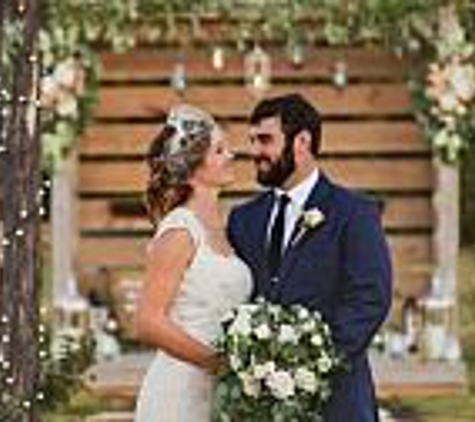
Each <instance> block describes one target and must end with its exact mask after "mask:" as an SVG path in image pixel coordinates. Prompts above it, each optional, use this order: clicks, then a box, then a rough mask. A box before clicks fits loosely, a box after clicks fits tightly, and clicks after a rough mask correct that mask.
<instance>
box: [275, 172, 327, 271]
mask: <svg viewBox="0 0 475 422" xmlns="http://www.w3.org/2000/svg"><path fill="white" fill-rule="evenodd" d="M332 192H333V185H332V183H331V182H330V180H329V179H328V178H327V176H326V175H325V174H324V173H323V172H320V176H319V178H318V181H317V183H316V184H315V186H314V187H313V189H312V191H311V192H310V195H309V197H308V199H307V200H306V201H305V205H304V212H305V211H309V210H311V209H314V208H318V209H319V210H321V211H322V212H323V213H324V214H327V212H326V210H327V209H328V204H329V202H330V199H331V196H332V195H331V194H332ZM301 222H302V221H301V219H299V221H298V222H297V224H296V225H295V228H294V231H293V232H292V236H291V238H290V241H289V245H288V247H287V249H286V251H285V254H284V257H283V261H282V273H284V272H286V271H288V270H289V269H290V268H291V267H292V266H293V263H294V261H295V259H296V258H297V257H298V251H299V249H300V248H301V247H302V245H303V244H304V243H305V242H306V241H307V240H308V239H309V238H310V237H312V236H313V235H314V234H315V233H316V232H318V231H319V230H320V228H321V227H314V228H307V229H302V228H301V225H300V226H299V223H301ZM323 224H325V222H323ZM301 230H304V231H303V232H301Z"/></svg>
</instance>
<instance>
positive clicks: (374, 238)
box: [333, 201, 392, 362]
mask: <svg viewBox="0 0 475 422" xmlns="http://www.w3.org/2000/svg"><path fill="white" fill-rule="evenodd" d="M343 241H344V245H343V251H344V252H343V271H344V274H343V277H344V281H343V286H342V291H341V295H342V297H341V300H340V306H339V307H338V308H337V310H336V315H335V316H336V318H335V319H334V327H333V330H334V332H333V335H334V338H335V342H336V345H337V347H338V348H339V349H340V350H341V351H342V352H343V353H344V355H345V356H346V357H347V358H348V359H349V360H350V362H351V360H352V359H356V358H357V357H358V356H359V355H360V354H361V353H363V352H364V351H365V350H366V349H367V347H368V346H369V344H370V342H371V340H372V338H373V336H374V334H375V332H376V331H377V329H378V328H379V327H380V325H381V324H382V322H383V321H384V320H385V318H386V316H387V314H388V312H389V309H390V306H391V297H392V268H391V261H390V255H389V250H388V245H387V243H386V239H385V236H384V231H383V228H382V226H381V219H380V215H379V211H378V209H377V207H376V205H375V204H373V203H372V202H369V201H368V202H367V201H364V202H361V203H358V205H357V206H356V210H355V211H354V212H353V213H352V214H351V216H350V217H349V221H348V225H347V227H346V233H345V234H344V237H343Z"/></svg>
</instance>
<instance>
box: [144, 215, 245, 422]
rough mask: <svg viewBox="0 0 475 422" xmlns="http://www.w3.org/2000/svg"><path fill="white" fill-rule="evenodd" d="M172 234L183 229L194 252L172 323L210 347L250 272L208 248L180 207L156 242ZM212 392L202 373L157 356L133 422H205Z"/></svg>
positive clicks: (160, 230) (194, 220)
mask: <svg viewBox="0 0 475 422" xmlns="http://www.w3.org/2000/svg"><path fill="white" fill-rule="evenodd" d="M171 228H182V229H186V230H187V231H188V232H189V234H190V235H191V237H192V239H193V241H194V242H195V245H196V248H197V249H196V254H195V256H194V259H193V261H192V263H191V265H190V267H189V268H188V270H187V272H186V273H185V276H184V279H183V281H182V284H181V286H180V290H179V293H178V295H177V297H176V299H175V302H174V304H173V306H172V309H171V318H173V319H174V320H175V321H176V322H177V323H179V324H180V326H181V327H183V329H184V330H186V331H187V332H188V333H189V334H190V335H191V336H193V337H195V338H196V339H198V340H200V341H202V342H204V343H206V344H209V345H210V344H211V343H212V341H213V340H214V339H215V338H216V337H217V335H218V334H219V332H220V322H219V321H220V319H221V318H222V317H223V316H224V315H225V314H226V313H227V312H228V311H229V310H231V309H232V308H234V307H235V306H237V305H239V304H240V303H242V302H244V301H245V300H246V299H247V298H248V296H249V294H250V291H251V275H250V271H249V269H248V268H247V267H246V266H245V264H244V263H243V262H242V261H241V260H240V259H239V258H238V257H236V256H235V255H230V256H225V255H222V254H219V253H217V252H215V251H214V250H213V249H212V248H211V246H210V245H209V243H208V242H207V238H206V231H205V229H204V227H203V225H202V224H201V222H200V221H199V219H198V218H197V217H196V216H195V215H194V214H193V213H192V212H191V211H190V210H189V209H187V208H185V207H179V208H176V209H175V210H173V211H172V212H171V213H170V214H168V215H167V216H166V217H165V218H164V219H163V220H162V222H161V223H160V225H159V228H158V231H157V234H156V236H160V235H161V234H162V233H164V232H165V231H166V230H168V229H171ZM212 386H213V385H212V377H211V376H210V375H208V374H207V373H206V372H205V371H204V370H202V369H201V368H199V367H197V366H194V365H192V364H189V363H186V362H184V361H180V360H178V359H175V358H173V357H171V356H169V355H167V354H165V353H164V352H161V351H158V352H157V354H156V356H155V358H154V360H153V362H152V364H151V366H150V367H149V369H148V371H147V373H146V375H145V378H144V381H143V384H142V387H141V390H140V393H139V397H138V401H137V407H136V414H135V422H209V421H210V420H211V399H212V397H211V395H212Z"/></svg>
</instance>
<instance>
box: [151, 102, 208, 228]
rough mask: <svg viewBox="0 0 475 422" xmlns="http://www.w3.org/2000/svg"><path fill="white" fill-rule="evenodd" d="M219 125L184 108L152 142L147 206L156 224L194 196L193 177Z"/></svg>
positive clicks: (179, 108) (173, 112)
mask: <svg viewBox="0 0 475 422" xmlns="http://www.w3.org/2000/svg"><path fill="white" fill-rule="evenodd" d="M215 128H216V123H215V121H214V120H213V118H212V117H211V116H209V115H208V114H207V113H205V112H204V111H202V110H200V109H198V108H195V107H192V106H189V105H180V106H177V107H175V108H173V109H172V110H171V111H170V113H169V115H168V118H167V121H166V123H165V126H164V127H163V128H162V130H161V131H160V132H159V133H158V135H157V136H156V137H155V139H154V140H153V141H152V143H151V145H150V147H149V150H148V153H147V156H146V160H147V164H148V167H149V172H150V174H149V179H148V182H147V188H146V194H145V202H146V207H147V212H148V215H149V217H150V219H151V221H152V223H153V224H156V222H157V220H158V219H160V218H161V217H162V216H163V215H165V214H167V213H168V212H170V211H171V210H172V209H174V208H175V207H177V206H180V205H183V204H184V203H185V202H186V201H187V200H188V199H189V198H190V196H191V194H192V188H191V186H190V184H189V180H190V177H191V176H193V174H194V173H195V171H196V170H197V169H198V168H199V167H200V165H201V164H202V163H203V162H204V159H205V156H206V153H207V152H208V149H209V146H210V144H211V140H212V135H213V130H214V129H215Z"/></svg>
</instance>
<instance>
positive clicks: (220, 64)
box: [211, 45, 226, 71]
mask: <svg viewBox="0 0 475 422" xmlns="http://www.w3.org/2000/svg"><path fill="white" fill-rule="evenodd" d="M225 56H226V54H225V50H224V47H222V46H219V45H218V46H215V47H214V48H213V51H212V53H211V64H212V65H213V69H214V70H217V71H220V70H223V69H224V66H225V59H226V57H225Z"/></svg>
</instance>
